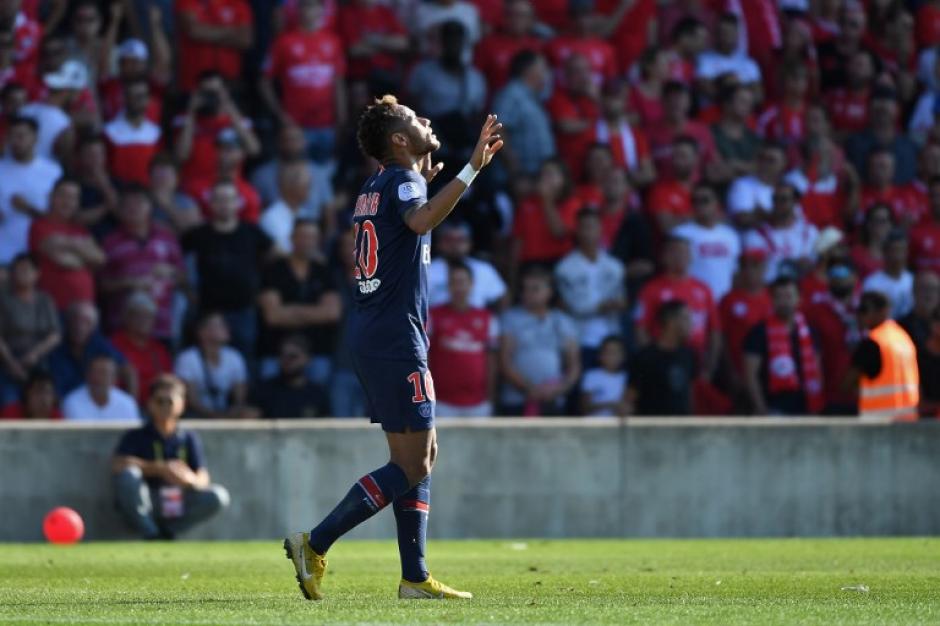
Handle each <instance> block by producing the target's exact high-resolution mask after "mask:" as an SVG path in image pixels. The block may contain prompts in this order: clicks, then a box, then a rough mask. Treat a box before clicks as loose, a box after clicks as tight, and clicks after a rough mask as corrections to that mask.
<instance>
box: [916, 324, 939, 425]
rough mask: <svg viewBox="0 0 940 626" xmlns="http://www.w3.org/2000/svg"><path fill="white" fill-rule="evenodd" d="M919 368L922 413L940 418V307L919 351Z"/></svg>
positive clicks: (925, 415)
mask: <svg viewBox="0 0 940 626" xmlns="http://www.w3.org/2000/svg"><path fill="white" fill-rule="evenodd" d="M917 369H918V370H919V371H920V414H921V416H923V417H935V418H940V386H938V385H937V384H936V381H938V380H940V307H937V308H936V309H935V310H934V312H933V316H932V317H931V322H930V335H929V336H928V337H927V340H926V341H925V342H924V344H923V348H921V349H918V351H917Z"/></svg>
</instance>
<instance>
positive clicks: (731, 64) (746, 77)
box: [695, 50, 761, 84]
mask: <svg viewBox="0 0 940 626" xmlns="http://www.w3.org/2000/svg"><path fill="white" fill-rule="evenodd" d="M729 73H731V74H734V75H735V76H737V77H738V80H739V81H741V82H742V83H744V84H749V83H759V82H760V80H761V75H760V68H759V67H758V66H757V63H755V62H754V61H753V60H752V59H751V58H750V57H747V56H745V55H743V54H728V55H725V54H719V53H718V52H716V51H715V50H706V51H705V52H702V53H701V54H699V55H698V60H697V61H696V63H695V76H696V78H704V79H705V80H714V79H716V78H718V77H719V76H721V75H722V74H729Z"/></svg>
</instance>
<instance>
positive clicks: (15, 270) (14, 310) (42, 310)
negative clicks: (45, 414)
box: [0, 254, 62, 406]
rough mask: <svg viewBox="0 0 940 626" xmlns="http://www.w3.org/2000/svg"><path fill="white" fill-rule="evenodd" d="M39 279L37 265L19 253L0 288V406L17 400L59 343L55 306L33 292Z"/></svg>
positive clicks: (60, 334) (37, 291)
mask: <svg viewBox="0 0 940 626" xmlns="http://www.w3.org/2000/svg"><path fill="white" fill-rule="evenodd" d="M38 279H39V273H38V268H37V267H36V262H35V261H34V260H33V258H32V257H31V256H29V255H27V254H20V255H19V256H17V257H16V258H15V259H13V262H12V263H11V265H10V277H9V279H8V284H7V286H6V288H5V289H2V288H0V364H2V369H0V406H4V405H6V404H7V403H9V402H12V401H13V400H14V399H15V398H16V396H17V395H18V394H17V386H18V385H19V384H21V383H24V382H26V380H27V378H28V377H29V372H30V371H32V370H33V369H34V368H36V367H37V366H39V367H46V366H48V360H47V357H48V356H49V353H50V352H52V350H54V349H55V347H56V346H58V345H59V343H60V342H61V341H62V332H61V329H60V327H59V315H58V313H56V310H55V304H53V302H52V299H51V298H50V297H49V296H48V295H47V294H45V293H44V292H42V291H39V290H37V289H36V283H37V281H38Z"/></svg>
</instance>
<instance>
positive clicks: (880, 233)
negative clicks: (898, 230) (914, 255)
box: [850, 204, 895, 281]
mask: <svg viewBox="0 0 940 626" xmlns="http://www.w3.org/2000/svg"><path fill="white" fill-rule="evenodd" d="M864 216H865V217H864V222H863V223H862V227H861V229H860V232H859V238H858V241H857V242H856V243H855V245H854V246H852V249H851V251H850V254H851V256H852V263H853V265H855V267H856V268H857V269H858V275H859V278H860V279H861V280H863V281H864V280H865V279H866V278H868V277H869V276H870V275H871V274H874V273H875V272H877V271H878V270H880V269H881V268H883V267H884V247H885V243H886V242H887V241H888V237H889V236H890V235H891V232H892V231H893V230H894V228H895V222H894V213H893V212H892V211H891V207H890V206H888V205H887V204H875V205H873V206H871V207H870V208H869V209H868V211H866V212H865V214H864Z"/></svg>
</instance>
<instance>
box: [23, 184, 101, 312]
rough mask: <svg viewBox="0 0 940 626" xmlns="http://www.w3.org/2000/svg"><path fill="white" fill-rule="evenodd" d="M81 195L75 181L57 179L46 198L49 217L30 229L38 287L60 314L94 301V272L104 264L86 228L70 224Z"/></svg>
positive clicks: (99, 250) (41, 218) (30, 245)
mask: <svg viewBox="0 0 940 626" xmlns="http://www.w3.org/2000/svg"><path fill="white" fill-rule="evenodd" d="M80 192H81V188H80V187H79V185H78V182H77V181H75V180H73V179H71V178H60V179H59V180H58V181H56V184H55V186H54V187H53V189H52V193H51V195H50V198H49V213H48V214H47V215H45V216H43V217H39V218H37V219H36V220H34V221H33V223H32V225H31V226H30V228H29V248H30V250H31V251H32V253H33V254H34V255H35V256H36V258H37V259H38V260H39V271H40V272H39V287H40V289H42V290H43V291H45V292H47V293H48V294H49V295H50V296H52V299H53V301H54V302H55V304H56V307H57V308H58V309H59V310H63V309H65V308H66V307H68V306H69V305H70V304H71V303H73V302H90V301H92V300H94V299H95V277H94V273H93V272H94V270H95V269H97V268H98V267H100V266H101V265H102V264H104V261H105V255H104V252H103V251H102V250H101V248H99V247H98V244H97V243H95V240H94V239H93V238H92V237H91V235H90V234H89V232H88V231H87V230H86V229H85V227H84V226H80V225H78V224H75V223H73V222H72V217H74V215H75V213H76V211H78V203H79V194H80Z"/></svg>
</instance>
